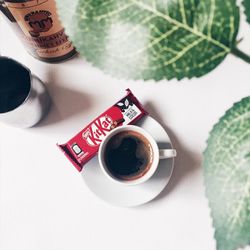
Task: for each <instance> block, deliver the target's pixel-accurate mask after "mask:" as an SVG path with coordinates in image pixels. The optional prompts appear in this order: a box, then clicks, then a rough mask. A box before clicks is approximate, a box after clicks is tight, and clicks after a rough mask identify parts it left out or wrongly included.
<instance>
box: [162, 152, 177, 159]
mask: <svg viewBox="0 0 250 250" xmlns="http://www.w3.org/2000/svg"><path fill="white" fill-rule="evenodd" d="M159 153H160V160H162V159H167V158H173V157H176V155H177V152H176V150H175V149H160V150H159Z"/></svg>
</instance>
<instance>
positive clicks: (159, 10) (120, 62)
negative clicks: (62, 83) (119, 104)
mask: <svg viewBox="0 0 250 250" xmlns="http://www.w3.org/2000/svg"><path fill="white" fill-rule="evenodd" d="M235 2H236V1H235V0H226V1H222V0H108V1H104V0H57V4H58V10H59V13H60V16H61V20H62V22H63V24H64V26H65V28H66V32H67V34H68V35H69V36H70V38H71V40H72V41H73V42H74V44H75V46H76V47H77V49H78V51H79V52H80V53H81V54H82V56H83V57H85V58H86V59H87V60H88V61H90V62H92V63H93V64H94V65H96V66H98V67H99V68H101V69H103V70H104V71H105V72H108V73H110V74H112V75H115V76H118V77H124V78H132V79H141V78H142V79H155V80H160V79H164V78H167V79H171V78H174V77H176V78H178V79H182V78H184V77H188V78H191V77H194V76H196V77H199V76H202V75H204V74H206V73H208V72H209V71H211V70H212V69H214V68H215V67H216V66H217V65H218V64H220V63H221V61H222V60H223V59H224V58H225V56H226V55H227V54H228V53H229V52H230V51H231V48H232V47H233V46H234V44H235V39H236V35H237V33H238V28H239V9H238V7H237V6H236V3H235Z"/></svg>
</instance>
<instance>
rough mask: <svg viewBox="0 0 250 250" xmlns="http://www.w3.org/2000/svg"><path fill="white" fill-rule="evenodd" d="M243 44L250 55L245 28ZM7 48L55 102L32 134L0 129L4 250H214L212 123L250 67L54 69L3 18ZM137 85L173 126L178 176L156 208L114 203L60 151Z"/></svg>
mask: <svg viewBox="0 0 250 250" xmlns="http://www.w3.org/2000/svg"><path fill="white" fill-rule="evenodd" d="M240 37H244V41H242V42H241V44H240V47H241V48H242V49H243V50H244V51H245V52H247V53H248V54H250V46H249V44H250V29H249V26H248V25H246V24H245V23H244V24H243V25H242V27H241V31H240V34H239V38H240ZM0 51H1V54H2V55H8V56H10V57H13V58H15V59H17V60H19V61H20V62H22V63H24V64H25V65H27V66H28V67H29V68H30V69H31V70H32V72H33V73H34V74H36V75H38V76H39V77H40V78H41V79H42V80H43V81H44V82H46V85H47V86H48V89H49V92H50V94H51V96H52V98H53V106H52V109H51V111H50V113H49V115H48V117H47V118H46V119H45V120H44V121H43V122H42V123H41V124H40V125H39V126H38V127H35V128H32V129H27V130H21V129H15V128H11V127H8V126H5V125H3V124H2V125H0V249H1V250H38V249H42V250H80V249H81V250H82V249H83V250H214V249H215V241H214V239H213V234H214V230H213V228H212V221H211V218H210V212H209V208H208V202H207V200H206V198H205V192H204V187H203V177H202V168H201V161H202V151H203V150H204V149H205V147H206V139H207V138H208V134H209V131H210V130H211V129H212V127H213V125H214V124H215V123H216V122H217V121H218V119H219V117H221V116H222V115H223V114H224V112H225V111H226V110H227V109H228V108H230V107H231V106H232V104H233V103H235V102H237V101H239V100H240V99H241V98H243V97H245V96H247V95H249V93H250V66H249V65H248V64H247V63H245V62H243V61H242V60H240V59H237V58H235V57H234V56H232V55H229V56H228V57H227V58H226V60H225V61H224V62H223V63H222V64H221V65H220V66H219V67H217V68H216V69H215V70H214V71H213V72H211V73H210V74H208V75H206V76H204V77H202V78H199V79H193V80H191V81H190V80H183V81H181V82H177V81H175V80H172V81H161V82H159V83H157V84H156V83H155V82H153V81H149V82H142V81H136V82H135V81H123V80H117V79H115V78H112V77H110V76H108V75H105V74H104V73H102V72H101V71H100V70H98V69H96V68H93V67H92V66H91V65H90V64H89V63H87V62H85V61H84V60H83V59H80V58H75V59H73V60H70V61H68V62H65V63H62V64H57V65H49V64H46V63H42V62H39V61H37V60H35V59H33V58H32V57H30V56H29V55H28V54H27V53H26V52H25V50H24V49H23V47H22V45H21V43H20V41H19V40H18V39H17V38H16V37H15V35H14V34H13V32H12V31H11V30H10V28H9V26H7V25H6V24H5V22H4V21H3V20H1V21H0ZM127 87H129V88H131V89H132V90H133V92H134V93H135V95H136V96H137V97H138V98H139V99H140V100H141V101H142V102H143V103H144V104H146V107H147V109H148V111H149V112H150V114H151V115H152V116H153V117H155V118H157V119H158V120H159V121H160V122H161V123H162V124H163V125H164V126H165V127H166V128H167V131H168V133H169V135H170V137H171V139H172V141H173V144H174V146H175V148H176V149H177V151H178V158H177V160H176V164H175V170H174V174H173V177H172V179H171V181H170V183H169V185H168V186H167V188H166V189H165V190H164V191H163V193H162V194H161V195H160V196H159V197H158V198H157V199H156V200H154V201H153V202H150V203H149V204H146V205H143V206H140V207H137V208H120V207H114V206H111V205H109V204H106V203H105V202H103V201H102V200H99V199H98V198H97V197H96V196H94V195H93V194H92V193H91V192H90V191H89V190H88V188H87V187H86V185H85V184H84V182H83V179H82V177H81V175H80V174H79V173H78V172H77V171H76V170H75V169H74V167H73V166H71V165H70V163H69V162H68V160H67V159H66V158H65V157H64V156H63V155H62V153H61V152H59V150H58V149H57V147H56V146H55V144H56V143H57V142H60V143H62V142H66V141H67V140H68V139H69V138H71V137H72V135H74V134H75V133H76V132H78V131H79V130H80V129H81V128H83V127H84V126H85V125H86V124H87V123H88V122H90V121H91V120H92V119H93V118H95V117H96V116H97V115H98V114H100V113H101V112H103V111H104V110H105V109H106V108H107V107H109V106H110V105H112V104H113V103H114V102H115V101H116V100H118V99H119V98H120V97H121V96H123V95H124V91H125V89H126V88H127Z"/></svg>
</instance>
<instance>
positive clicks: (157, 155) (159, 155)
mask: <svg viewBox="0 0 250 250" xmlns="http://www.w3.org/2000/svg"><path fill="white" fill-rule="evenodd" d="M124 131H134V132H137V133H139V134H141V135H142V136H144V137H145V138H146V139H147V140H148V142H149V143H150V145H151V148H152V154H153V161H152V163H151V166H150V168H149V170H148V171H147V172H146V173H145V174H144V175H143V176H141V177H139V178H137V179H133V180H124V179H120V178H117V177H116V176H114V175H113V174H112V173H111V172H110V171H109V167H108V166H107V164H106V162H105V151H106V146H107V144H108V142H109V141H110V140H111V138H113V137H114V136H115V135H117V134H118V133H120V132H124ZM173 157H176V150H175V149H159V147H158V145H157V143H156V141H155V139H154V138H153V137H152V136H151V135H150V134H149V133H148V132H147V131H146V130H144V129H142V128H140V127H138V126H134V125H126V126H121V127H118V128H115V129H114V130H112V131H111V132H110V133H109V134H108V135H107V137H106V138H105V139H104V140H103V141H102V143H101V145H100V148H99V152H98V160H99V164H100V167H101V169H102V171H103V173H104V175H105V176H106V177H107V178H109V179H110V180H112V181H113V182H116V183H120V184H123V185H137V184H141V183H143V182H145V181H147V180H148V179H150V178H151V177H152V176H153V174H154V173H155V171H156V170H157V167H158V165H159V160H161V159H167V158H173Z"/></svg>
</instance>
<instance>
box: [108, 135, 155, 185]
mask: <svg viewBox="0 0 250 250" xmlns="http://www.w3.org/2000/svg"><path fill="white" fill-rule="evenodd" d="M104 160H105V164H106V167H107V169H108V170H109V172H110V173H111V174H112V175H113V176H114V177H116V178H118V179H122V180H128V181H130V180H136V179H138V178H141V177H142V176H144V175H145V174H146V173H147V172H148V170H149V169H150V167H151V165H152V162H153V149H152V146H151V144H150V142H149V141H148V139H147V138H146V137H145V136H144V135H142V134H140V133H138V132H135V131H132V130H128V131H122V132H119V133H118V134H116V135H114V136H113V137H112V138H111V139H110V140H109V141H108V142H107V145H106V149H105V151H104Z"/></svg>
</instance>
